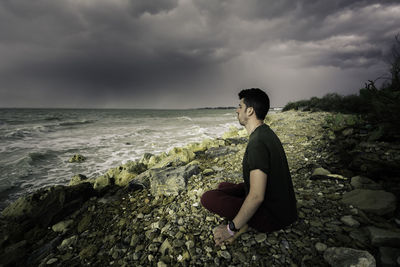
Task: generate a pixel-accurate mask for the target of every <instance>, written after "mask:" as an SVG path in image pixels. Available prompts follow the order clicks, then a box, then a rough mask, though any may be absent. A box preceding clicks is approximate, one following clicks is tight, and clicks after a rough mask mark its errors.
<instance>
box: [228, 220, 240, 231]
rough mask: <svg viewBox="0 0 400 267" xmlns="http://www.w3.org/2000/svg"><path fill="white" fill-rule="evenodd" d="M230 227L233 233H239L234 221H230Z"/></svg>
mask: <svg viewBox="0 0 400 267" xmlns="http://www.w3.org/2000/svg"><path fill="white" fill-rule="evenodd" d="M228 227H229V230H231V231H233V232H237V231H239V230H238V229H236V227H235V223H234V222H233V221H228Z"/></svg>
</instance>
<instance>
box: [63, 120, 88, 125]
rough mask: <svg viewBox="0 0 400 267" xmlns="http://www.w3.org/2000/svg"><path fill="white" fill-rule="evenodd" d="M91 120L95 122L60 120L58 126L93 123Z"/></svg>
mask: <svg viewBox="0 0 400 267" xmlns="http://www.w3.org/2000/svg"><path fill="white" fill-rule="evenodd" d="M93 122H95V120H83V121H66V122H61V123H59V124H58V125H60V126H75V125H82V124H89V123H93Z"/></svg>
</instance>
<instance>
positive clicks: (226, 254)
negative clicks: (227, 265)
mask: <svg viewBox="0 0 400 267" xmlns="http://www.w3.org/2000/svg"><path fill="white" fill-rule="evenodd" d="M218 254H219V255H220V256H221V257H222V258H224V259H226V260H228V261H230V260H231V257H232V256H231V254H230V253H229V252H228V251H226V250H221V251H219V252H218Z"/></svg>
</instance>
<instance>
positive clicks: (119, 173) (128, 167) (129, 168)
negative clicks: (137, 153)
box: [106, 161, 147, 186]
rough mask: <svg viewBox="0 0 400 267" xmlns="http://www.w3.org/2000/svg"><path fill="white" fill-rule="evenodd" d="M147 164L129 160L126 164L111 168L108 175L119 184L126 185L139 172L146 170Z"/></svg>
mask: <svg viewBox="0 0 400 267" xmlns="http://www.w3.org/2000/svg"><path fill="white" fill-rule="evenodd" d="M146 169H147V166H146V165H145V164H143V163H140V162H137V161H128V162H127V163H125V164H124V165H121V166H119V167H116V168H112V169H109V170H108V171H107V173H106V175H107V176H108V177H109V178H110V179H112V180H114V183H115V184H116V185H119V186H126V185H127V184H128V183H129V182H130V181H131V180H133V179H134V178H135V177H136V176H137V175H138V174H140V173H142V172H144V171H146Z"/></svg>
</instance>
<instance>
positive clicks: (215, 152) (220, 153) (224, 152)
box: [205, 146, 237, 158]
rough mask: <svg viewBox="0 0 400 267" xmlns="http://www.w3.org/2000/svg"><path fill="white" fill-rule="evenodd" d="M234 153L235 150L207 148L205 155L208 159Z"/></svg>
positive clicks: (224, 147)
mask: <svg viewBox="0 0 400 267" xmlns="http://www.w3.org/2000/svg"><path fill="white" fill-rule="evenodd" d="M235 152H237V149H235V148H231V147H226V146H222V147H212V148H209V149H208V150H207V151H206V152H205V153H206V156H207V157H208V158H218V157H221V156H225V155H228V154H232V153H235Z"/></svg>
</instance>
